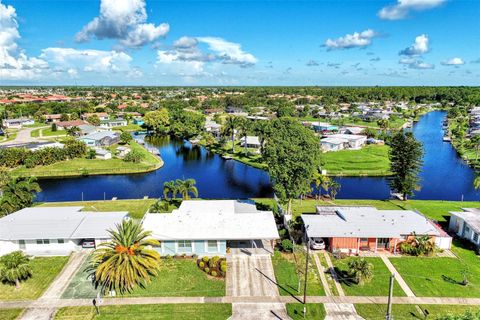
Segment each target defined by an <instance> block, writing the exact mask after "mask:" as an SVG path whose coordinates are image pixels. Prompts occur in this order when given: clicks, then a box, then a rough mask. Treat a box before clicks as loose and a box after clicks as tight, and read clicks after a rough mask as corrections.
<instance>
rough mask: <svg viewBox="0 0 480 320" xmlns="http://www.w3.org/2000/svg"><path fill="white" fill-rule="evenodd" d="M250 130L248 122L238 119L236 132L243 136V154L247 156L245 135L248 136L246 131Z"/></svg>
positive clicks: (244, 119)
mask: <svg viewBox="0 0 480 320" xmlns="http://www.w3.org/2000/svg"><path fill="white" fill-rule="evenodd" d="M249 129H250V120H248V119H246V118H238V131H239V132H240V135H242V136H243V139H245V141H244V153H245V155H247V152H248V150H247V135H248V130H249Z"/></svg>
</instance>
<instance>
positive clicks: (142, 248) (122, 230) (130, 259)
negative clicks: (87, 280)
mask: <svg viewBox="0 0 480 320" xmlns="http://www.w3.org/2000/svg"><path fill="white" fill-rule="evenodd" d="M116 228H117V230H109V231H108V232H109V234H110V236H111V238H112V240H111V241H109V242H106V243H102V244H100V245H99V247H98V249H96V250H95V251H94V252H93V254H92V258H91V261H90V262H91V264H90V266H89V267H88V268H87V272H89V273H90V276H91V277H92V282H93V284H94V286H95V288H100V290H101V292H102V293H103V294H105V293H106V292H108V291H113V290H114V291H116V292H119V293H120V294H124V293H126V292H131V291H132V290H133V289H135V287H137V286H140V287H142V288H144V287H145V285H146V284H147V283H150V281H151V278H152V277H155V276H157V274H158V271H159V269H160V254H159V253H158V252H157V251H156V250H154V249H152V246H159V245H160V242H158V241H157V240H155V239H152V238H150V236H151V232H150V231H144V230H143V229H142V226H141V224H140V223H138V222H135V221H133V220H124V221H122V223H121V224H117V226H116Z"/></svg>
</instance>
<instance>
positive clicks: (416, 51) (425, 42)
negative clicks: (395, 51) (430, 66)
mask: <svg viewBox="0 0 480 320" xmlns="http://www.w3.org/2000/svg"><path fill="white" fill-rule="evenodd" d="M429 50H430V49H429V39H428V36H427V35H426V34H421V35H419V36H417V37H416V38H415V42H414V43H413V44H412V45H411V46H410V47H408V48H405V49H403V50H402V51H400V53H399V54H400V55H404V56H419V55H422V54H424V53H427V52H428V51H429Z"/></svg>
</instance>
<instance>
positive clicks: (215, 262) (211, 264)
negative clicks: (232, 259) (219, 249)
mask: <svg viewBox="0 0 480 320" xmlns="http://www.w3.org/2000/svg"><path fill="white" fill-rule="evenodd" d="M219 260H220V257H219V256H215V257H213V258H211V259H210V261H209V262H208V266H209V267H210V268H216V267H217V265H218V261H219Z"/></svg>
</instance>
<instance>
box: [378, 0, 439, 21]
mask: <svg viewBox="0 0 480 320" xmlns="http://www.w3.org/2000/svg"><path fill="white" fill-rule="evenodd" d="M445 1H446V0H397V3H396V4H394V5H390V6H387V7H384V8H382V9H381V10H380V11H379V12H378V16H379V17H380V18H381V19H385V20H400V19H405V18H406V17H408V13H409V12H410V11H422V10H428V9H433V8H435V7H438V6H440V5H441V4H443V3H444V2H445Z"/></svg>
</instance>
